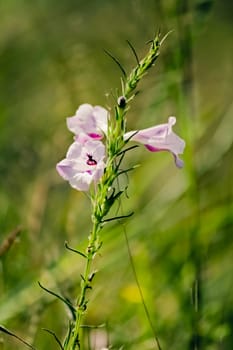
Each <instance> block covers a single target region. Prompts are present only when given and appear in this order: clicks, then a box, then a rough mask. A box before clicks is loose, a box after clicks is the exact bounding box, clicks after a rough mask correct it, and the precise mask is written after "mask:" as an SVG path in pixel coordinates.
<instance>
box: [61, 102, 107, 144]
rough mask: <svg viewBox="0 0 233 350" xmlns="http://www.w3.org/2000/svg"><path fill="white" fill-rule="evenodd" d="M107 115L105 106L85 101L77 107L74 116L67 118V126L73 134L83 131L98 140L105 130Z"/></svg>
mask: <svg viewBox="0 0 233 350" xmlns="http://www.w3.org/2000/svg"><path fill="white" fill-rule="evenodd" d="M107 116H108V111H107V110H106V109H105V108H103V107H100V106H95V107H93V106H92V105H90V104H87V103H85V104H82V105H81V106H80V107H79V108H78V109H77V111H76V114H75V116H73V117H69V118H67V127H68V129H69V130H70V131H72V132H73V133H74V134H75V135H79V134H80V133H84V134H86V135H88V136H89V137H91V138H93V139H95V140H100V139H102V138H103V133H106V132H107V123H108V121H107Z"/></svg>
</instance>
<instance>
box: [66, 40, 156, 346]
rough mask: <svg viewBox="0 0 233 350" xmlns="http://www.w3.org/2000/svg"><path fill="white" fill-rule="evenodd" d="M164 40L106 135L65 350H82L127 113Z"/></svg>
mask: <svg viewBox="0 0 233 350" xmlns="http://www.w3.org/2000/svg"><path fill="white" fill-rule="evenodd" d="M159 47H160V41H159V36H158V35H157V36H156V37H155V39H154V40H152V41H151V47H150V49H149V51H148V53H147V55H146V56H145V58H143V59H142V60H141V61H140V62H138V65H137V66H136V67H135V68H134V69H133V70H132V72H131V73H130V74H129V76H128V77H126V78H125V81H124V82H123V84H122V96H120V97H119V99H118V104H117V106H116V107H115V118H111V119H110V120H109V125H108V133H107V136H106V153H107V154H106V159H107V161H106V168H105V172H104V174H103V176H102V178H101V180H100V182H99V184H98V185H97V188H96V189H95V191H94V193H93V194H92V195H91V200H92V222H93V227H92V231H91V233H90V236H89V238H88V247H87V250H86V264H85V267H84V273H83V275H82V280H81V286H80V294H79V297H78V298H77V306H76V319H75V321H74V322H73V323H72V324H71V325H70V327H69V330H68V333H67V336H66V339H65V342H64V345H63V347H64V350H76V349H81V344H80V338H81V334H80V333H81V328H82V327H81V326H82V320H83V317H84V314H85V312H86V309H87V304H88V300H87V291H88V289H91V288H92V278H93V276H94V273H92V263H93V260H94V258H95V256H96V254H97V253H98V251H99V249H100V247H101V241H100V231H101V229H102V225H103V219H104V217H105V216H106V215H107V214H108V212H109V210H110V209H111V207H112V205H113V204H114V201H115V200H116V199H117V198H118V197H119V196H120V195H121V193H122V192H118V193H116V194H115V188H114V181H115V180H116V179H117V177H118V176H119V175H120V174H121V173H122V171H121V170H120V169H119V165H120V163H121V161H122V158H123V157H124V155H125V152H124V151H123V152H122V150H123V147H124V146H125V145H126V143H127V141H125V140H124V134H125V129H126V118H125V117H126V113H127V111H128V108H129V102H130V101H131V100H132V99H133V98H134V96H135V93H134V91H135V90H136V88H137V84H138V82H139V81H140V80H141V78H142V77H143V76H144V75H145V74H146V73H147V70H148V69H149V68H150V67H152V66H153V64H154V62H155V60H156V58H157V57H158V55H159Z"/></svg>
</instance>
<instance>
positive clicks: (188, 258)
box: [0, 0, 233, 350]
mask: <svg viewBox="0 0 233 350" xmlns="http://www.w3.org/2000/svg"><path fill="white" fill-rule="evenodd" d="M0 13H1V31H0V65H1V75H0V154H1V156H0V183H1V189H0V244H1V243H3V241H4V239H6V238H7V237H8V235H9V234H10V233H11V232H12V231H14V230H15V229H16V228H17V227H19V226H20V227H21V228H22V231H21V233H20V235H19V236H18V238H17V239H16V241H15V242H14V244H13V245H12V246H11V247H10V249H9V250H8V251H5V252H4V254H2V256H1V257H0V259H1V260H0V324H2V325H4V326H6V327H8V328H9V329H11V330H12V331H15V332H16V333H17V334H18V335H20V336H21V337H23V338H24V339H26V340H27V341H29V342H30V343H32V344H34V346H35V347H36V348H37V349H56V344H55V343H54V340H53V338H52V337H50V336H49V335H48V334H46V333H45V332H43V331H42V330H41V329H42V328H43V327H45V328H50V329H52V330H54V331H55V332H56V333H57V334H58V335H59V337H60V338H62V337H63V336H64V332H65V330H66V326H67V319H68V318H67V317H68V315H67V317H66V314H67V312H66V310H65V309H64V307H63V305H61V303H60V302H59V301H57V300H56V299H55V298H53V297H52V296H50V295H48V294H46V293H45V292H43V291H42V290H41V289H40V288H39V286H38V284H37V281H40V282H41V283H42V284H43V285H44V286H46V287H48V288H51V289H52V290H55V291H56V292H59V293H61V294H63V295H65V296H67V297H68V296H69V297H70V298H73V297H75V295H76V294H77V290H78V285H77V280H79V274H80V271H81V269H82V263H83V262H82V260H81V258H79V257H78V256H76V255H75V254H72V253H70V252H68V251H67V250H65V248H64V242H65V241H66V240H67V241H68V242H69V244H70V245H71V246H73V247H79V248H82V247H84V246H85V244H86V240H87V235H88V232H89V230H90V219H89V217H90V207H89V201H88V199H87V198H86V197H85V195H83V194H82V193H79V192H76V191H74V190H72V189H71V188H69V186H68V184H67V183H65V182H64V181H63V180H62V179H60V178H59V176H58V175H57V173H56V171H55V164H56V162H58V161H59V160H60V159H62V158H63V157H64V155H65V152H66V149H67V147H68V145H69V144H70V142H71V140H72V135H70V133H69V132H68V131H67V130H66V125H65V117H66V116H71V115H73V114H74V112H75V110H76V109H77V107H78V105H79V104H81V103H85V102H88V103H91V104H93V105H95V104H99V105H102V106H109V105H113V103H114V101H113V98H112V97H111V90H112V89H113V90H112V91H114V89H115V87H118V88H119V87H120V79H119V76H120V71H119V69H118V67H117V66H116V65H115V64H114V63H113V62H112V61H111V60H110V59H109V57H108V56H106V55H105V54H104V52H103V50H102V49H103V48H104V49H106V50H109V51H110V52H112V53H113V54H114V55H115V56H117V57H118V58H119V60H120V62H121V63H122V64H123V66H124V67H125V68H126V70H127V71H128V72H129V71H130V69H131V68H132V67H133V66H134V65H135V61H134V57H133V56H132V52H131V51H130V50H129V47H128V46H127V44H126V39H128V40H130V42H131V43H132V44H133V45H134V47H135V48H136V51H137V53H138V55H139V56H140V57H142V56H143V54H144V53H145V52H146V49H147V48H146V45H145V43H146V41H148V40H150V39H151V38H153V36H154V33H155V31H156V30H157V29H158V27H160V28H161V30H162V33H163V34H165V33H166V32H167V31H169V30H171V29H172V30H173V33H172V34H171V35H170V36H169V38H168V39H167V40H166V43H165V44H164V45H163V48H162V54H161V56H160V58H159V60H158V61H157V63H156V65H155V67H154V68H153V70H152V72H150V74H149V75H148V76H147V77H146V78H145V79H144V81H143V83H142V84H141V85H140V88H141V93H140V94H139V95H138V96H137V98H136V100H135V102H134V104H133V107H132V108H131V110H130V113H129V120H128V125H129V128H130V129H136V128H145V127H149V126H152V125H154V124H156V123H162V122H166V121H167V117H168V116H169V115H176V116H177V125H176V128H175V130H176V132H177V133H179V134H180V135H181V136H182V137H183V138H184V139H186V142H187V148H186V152H185V162H186V166H185V168H184V169H183V170H181V171H180V170H177V169H176V168H175V166H174V164H173V162H172V161H171V156H170V155H169V154H166V153H164V154H162V153H161V154H151V153H148V152H146V151H145V150H144V149H143V148H137V149H136V150H134V151H133V152H132V153H131V155H128V164H141V166H140V167H139V168H137V169H136V170H135V171H134V172H132V173H130V179H129V180H130V181H129V188H128V197H129V198H125V200H124V201H122V206H123V210H124V212H125V213H127V212H130V211H132V210H133V211H134V213H135V215H134V216H133V217H131V218H130V219H128V220H127V221H126V222H125V223H124V226H123V225H120V224H119V223H115V224H114V223H112V224H109V225H108V226H106V228H105V229H104V231H103V242H104V244H103V248H102V255H101V256H99V257H98V258H97V261H96V269H98V270H100V271H99V273H98V274H97V275H96V279H95V285H94V290H93V291H92V292H91V294H90V299H91V301H90V306H89V312H88V314H87V323H88V324H92V325H100V324H103V323H107V325H108V327H107V329H106V327H105V328H104V330H103V329H102V328H101V329H99V330H98V332H97V335H96V343H97V340H99V339H100V338H101V337H102V336H105V335H106V333H107V336H108V339H109V343H110V344H111V345H112V346H113V348H114V349H119V348H120V347H121V346H124V349H139V348H140V349H148V350H149V349H155V345H154V342H153V332H152V330H151V328H150V325H149V322H148V319H147V317H146V315H145V312H144V309H143V306H142V302H141V299H140V296H139V294H138V289H137V284H136V281H135V278H134V275H133V271H132V266H131V264H130V259H129V255H128V251H127V247H126V242H125V238H124V229H125V230H126V232H127V235H128V238H129V243H130V247H131V252H132V257H133V259H134V263H135V267H136V270H137V274H138V279H139V281H140V285H141V287H142V290H143V294H144V297H145V301H146V304H147V306H148V309H149V313H150V317H151V320H152V323H153V325H154V328H155V330H156V333H157V335H158V336H159V338H160V341H161V345H162V348H163V349H190V350H191V349H195V345H194V344H195V343H196V344H198V347H197V348H198V349H205V350H217V349H221V350H228V349H229V350H230V349H232V344H233V331H232V329H233V306H232V305H233V294H232V287H233V277H232V276H233V274H232V272H233V271H232V248H233V239H232V229H233V204H232V198H233V188H232V177H233V167H232V161H233V159H232V140H233V136H232V130H231V127H232V112H233V104H232V76H233V66H232V34H233V27H232V4H231V2H229V1H227V0H224V1H223V0H216V1H211V0H189V1H185V0H169V1H167V0H166V1H162V0H156V1H153V0H147V1H146V2H145V1H143V0H134V1H133V0H118V1H112V0H108V1H106V0H99V1H94V0H93V1H88V2H87V1H83V0H75V1H74V0H69V1H65V0H60V1H54V0H37V1H27V0H7V1H2V2H1V3H0ZM116 209H117V208H116ZM197 283H198V286H199V288H198V295H196V294H197V293H195V291H196V292H197V288H196V285H197ZM197 303H198V311H197V310H196V307H197ZM54 316H55V317H54ZM64 316H65V317H64ZM93 333H95V334H96V332H94V331H92V332H91V336H93ZM0 348H1V349H4V350H9V349H23V348H24V346H23V345H22V344H20V343H18V342H16V340H14V339H13V338H10V337H8V336H6V335H4V334H2V335H1V345H0ZM94 348H95V349H99V347H98V345H97V344H96V346H94V345H93V346H92V349H94Z"/></svg>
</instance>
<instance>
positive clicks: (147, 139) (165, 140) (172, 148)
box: [124, 117, 185, 168]
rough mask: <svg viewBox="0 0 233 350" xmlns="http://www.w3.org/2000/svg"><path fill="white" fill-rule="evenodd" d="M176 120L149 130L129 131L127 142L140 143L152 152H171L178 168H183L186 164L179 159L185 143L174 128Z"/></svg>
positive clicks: (126, 137)
mask: <svg viewBox="0 0 233 350" xmlns="http://www.w3.org/2000/svg"><path fill="white" fill-rule="evenodd" d="M175 123H176V118H175V117H169V119H168V123H166V124H160V125H157V126H153V127H151V128H148V129H143V130H138V131H129V132H127V133H126V134H125V135H124V138H125V140H132V141H136V142H140V143H142V144H144V145H145V147H146V148H147V149H148V150H149V151H151V152H160V151H169V152H171V153H172V154H173V156H174V159H175V163H176V166H177V167H178V168H182V167H183V165H184V163H183V161H182V159H180V158H179V154H182V153H183V151H184V147H185V141H184V140H183V139H181V138H180V137H179V136H178V135H176V134H175V133H174V132H173V130H172V126H173V125H175Z"/></svg>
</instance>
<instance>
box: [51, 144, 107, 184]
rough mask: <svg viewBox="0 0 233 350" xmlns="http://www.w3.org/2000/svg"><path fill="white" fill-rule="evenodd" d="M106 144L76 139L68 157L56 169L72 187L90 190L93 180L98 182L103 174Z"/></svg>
mask: <svg viewBox="0 0 233 350" xmlns="http://www.w3.org/2000/svg"><path fill="white" fill-rule="evenodd" d="M104 156H105V146H104V145H103V143H102V142H101V141H93V140H84V141H75V142H74V143H72V145H71V146H70V147H69V149H68V152H67V154H66V158H65V159H63V160H62V161H60V162H59V163H58V164H57V166H56V169H57V171H58V173H59V175H61V176H62V177H63V178H64V179H65V180H67V181H69V183H70V185H71V187H73V188H75V189H76V190H79V191H88V189H89V187H90V185H91V182H92V181H93V182H94V183H97V182H98V181H99V179H100V178H101V176H102V175H103V172H104V168H105V163H104Z"/></svg>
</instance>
